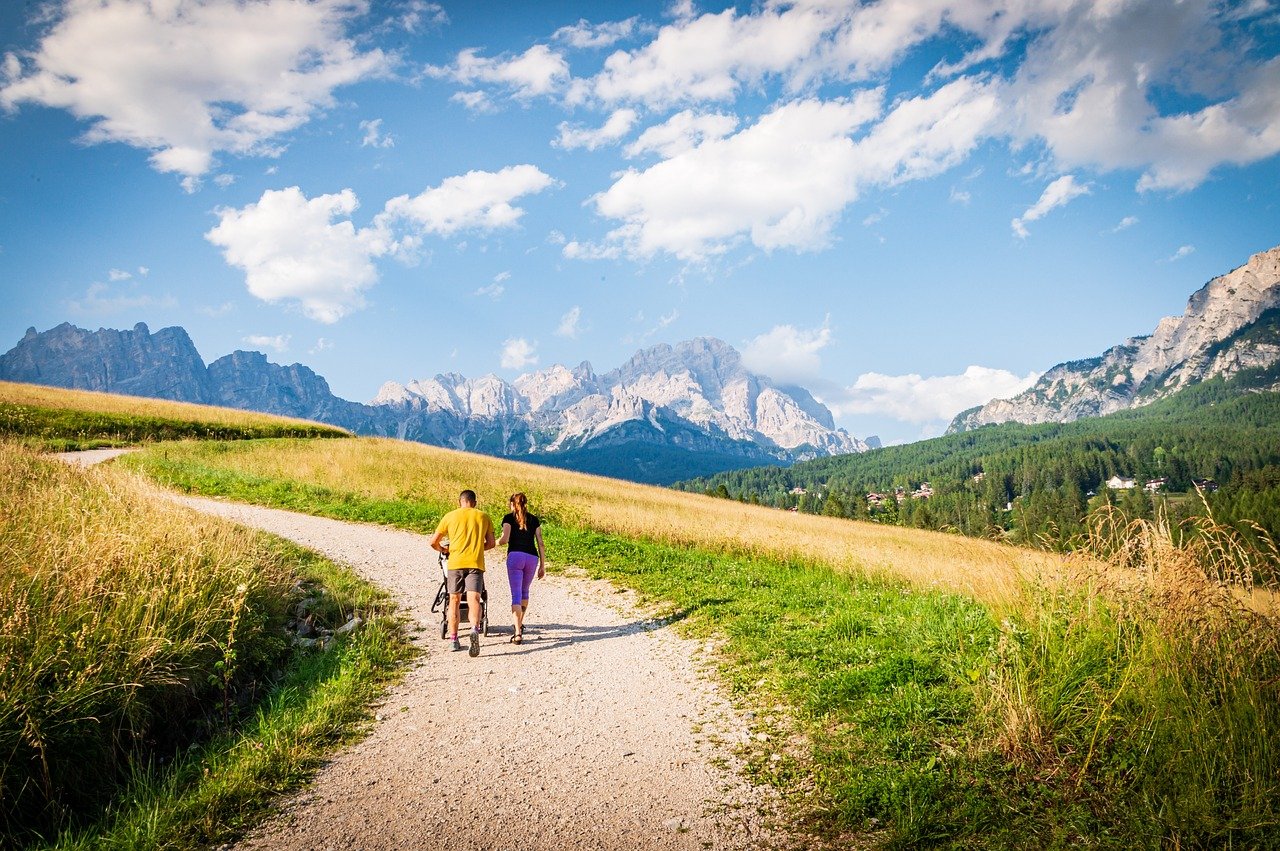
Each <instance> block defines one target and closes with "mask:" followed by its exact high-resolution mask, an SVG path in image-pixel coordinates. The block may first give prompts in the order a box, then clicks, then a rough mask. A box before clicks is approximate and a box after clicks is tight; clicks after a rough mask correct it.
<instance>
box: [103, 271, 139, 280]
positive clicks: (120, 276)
mask: <svg viewBox="0 0 1280 851" xmlns="http://www.w3.org/2000/svg"><path fill="white" fill-rule="evenodd" d="M132 277H133V275H132V274H131V273H129V272H126V271H124V270H123V269H112V270H111V271H109V272H107V280H108V281H112V282H113V283H114V282H115V281H127V280H129V279H130V278H132Z"/></svg>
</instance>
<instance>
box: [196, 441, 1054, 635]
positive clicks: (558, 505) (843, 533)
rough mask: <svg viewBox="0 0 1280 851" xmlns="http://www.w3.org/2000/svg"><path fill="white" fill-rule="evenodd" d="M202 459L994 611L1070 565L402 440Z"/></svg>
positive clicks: (1003, 548) (968, 541)
mask: <svg viewBox="0 0 1280 851" xmlns="http://www.w3.org/2000/svg"><path fill="white" fill-rule="evenodd" d="M203 460H204V462H205V463H211V464H215V465H216V466H225V467H228V468H231V469H235V470H238V471H241V472H244V473H249V474H252V475H259V476H264V477H268V478H273V479H284V480H290V481H296V482H306V483H312V484H316V485H320V486H322V487H326V488H331V489H334V490H338V491H351V492H354V493H358V494H361V495H364V496H367V497H372V498H376V499H415V500H420V501H426V502H444V503H452V501H453V500H454V499H456V495H457V493H458V492H459V491H460V490H462V489H464V488H472V489H474V490H475V491H476V492H477V493H478V494H479V497H480V505H481V508H487V509H491V510H497V509H502V508H505V505H506V498H507V496H508V495H510V494H511V493H513V492H515V491H524V492H525V493H526V494H528V495H529V500H530V505H531V507H532V509H533V510H534V511H535V512H539V513H544V514H547V515H550V516H552V517H555V518H558V519H560V520H562V521H564V522H569V523H574V524H579V525H583V526H586V527H588V528H591V529H595V530H597V531H600V532H605V533H610V534H617V535H622V536H626V537H636V538H644V539H649V540H655V541H659V542H663V543H670V544H676V545H681V546H690V547H707V548H711V549H714V550H721V551H731V552H739V553H744V554H750V555H762V556H768V557H772V558H783V559H789V558H795V559H801V560H811V561H815V562H820V563H823V564H828V565H831V566H833V567H836V568H838V569H840V570H852V571H862V572H866V573H870V574H882V575H887V576H890V577H894V578H897V579H901V580H905V581H908V582H911V583H912V584H914V585H916V586H919V587H923V588H939V589H945V590H950V591H955V592H959V593H963V594H966V595H968V596H972V597H974V598H977V599H979V600H982V601H983V602H985V603H987V604H989V605H992V606H994V607H996V608H997V609H1002V608H1003V607H1005V606H1007V605H1009V604H1015V605H1016V602H1015V601H1016V600H1017V599H1018V598H1019V597H1020V596H1021V589H1022V587H1023V584H1024V581H1025V580H1026V579H1028V578H1033V577H1042V576H1043V575H1044V574H1045V573H1046V572H1048V573H1052V574H1055V575H1056V574H1057V572H1058V570H1059V567H1060V564H1061V559H1060V558H1059V557H1057V556H1055V555H1052V554H1048V553H1042V552H1034V551H1030V550H1023V549H1017V548H1014V547H1011V546H1007V545H1003V544H998V543H994V542H990V541H982V540H977V539H972V538H963V537H960V536H958V535H948V534H944V533H939V532H928V531H921V530H917V529H903V528H898V527H893V526H882V525H879V524H874V523H859V522H853V521H849V520H840V519H835V518H828V517H818V516H814V515H808V514H793V513H791V512H786V511H779V510H777V509H773V508H765V507H762V506H755V505H747V504H743V503H739V502H732V501H727V500H723V499H715V498H711V497H706V496H703V495H700V494H691V493H684V492H679V491H673V490H668V489H665V488H658V487H652V486H648V485H638V484H632V483H629V482H623V481H618V480H615V479H608V478H602V477H598V476H591V475H586V474H583V473H574V472H570V471H565V470H559V469H553V468H549V467H542V466H538V465H534V464H526V463H521V462H514V461H507V460H503V459H497V458H489V457H484V456H479V455H472V454H468V453H464V452H455V451H452V450H449V449H442V448H438V447H432V446H425V445H422V444H416V443H404V442H400V441H394V440H384V439H372V438H361V439H358V440H354V441H336V442H328V441H324V442H275V441H273V442H271V443H270V444H267V445H255V446H252V447H250V446H243V447H235V448H234V449H233V450H232V451H230V452H228V453H227V454H220V455H218V456H216V457H206V458H204V459H203ZM552 555H554V554H552Z"/></svg>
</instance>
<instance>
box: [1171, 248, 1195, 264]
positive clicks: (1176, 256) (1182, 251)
mask: <svg viewBox="0 0 1280 851" xmlns="http://www.w3.org/2000/svg"><path fill="white" fill-rule="evenodd" d="M1195 250H1196V247H1195V246H1194V245H1181V246H1178V250H1177V251H1175V252H1173V255H1172V256H1170V257H1169V262H1170V263H1172V262H1174V261H1176V260H1181V259H1182V258H1183V257H1187V256H1189V255H1191V254H1193V253H1195Z"/></svg>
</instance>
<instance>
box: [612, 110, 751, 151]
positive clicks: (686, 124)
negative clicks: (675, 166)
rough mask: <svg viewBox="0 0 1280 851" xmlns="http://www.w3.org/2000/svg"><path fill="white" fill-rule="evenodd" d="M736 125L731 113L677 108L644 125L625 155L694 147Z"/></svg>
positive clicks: (722, 134)
mask: <svg viewBox="0 0 1280 851" xmlns="http://www.w3.org/2000/svg"><path fill="white" fill-rule="evenodd" d="M737 127H738V119H737V117H735V116H733V115H724V114H722V113H718V112H712V113H698V112H694V111H692V110H688V109H686V110H684V111H682V112H677V113H676V114H675V115H673V116H671V117H670V118H668V119H667V120H666V121H664V122H663V123H661V124H656V125H654V126H653V127H649V128H647V129H646V130H645V131H644V132H643V133H641V134H640V138H638V139H636V140H635V141H634V142H632V143H631V144H630V145H628V146H627V147H626V151H625V153H626V155H627V156H628V157H638V156H641V155H642V154H647V153H655V154H658V155H659V156H661V157H662V158H663V159H671V158H672V157H674V156H676V155H678V154H682V153H684V152H685V151H688V150H690V149H691V148H696V147H697V146H698V145H700V144H702V142H704V141H706V140H709V139H723V138H724V137H725V136H728V135H729V134H730V133H732V132H733V131H734V130H736V129H737Z"/></svg>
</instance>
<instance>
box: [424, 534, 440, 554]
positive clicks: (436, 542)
mask: <svg viewBox="0 0 1280 851" xmlns="http://www.w3.org/2000/svg"><path fill="white" fill-rule="evenodd" d="M442 540H444V532H441V531H440V530H438V529H437V530H436V533H435V534H434V535H432V536H431V540H430V541H428V542H427V545H428V546H430V547H431V549H433V550H435V551H436V552H438V553H442V552H444V546H443V545H442V544H441V543H440V542H441V541H442Z"/></svg>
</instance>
